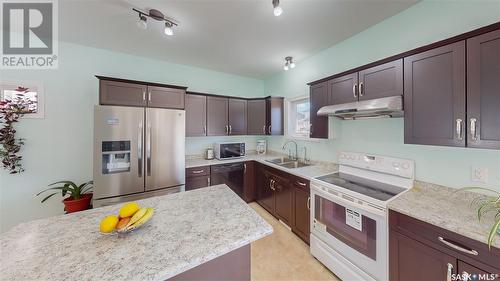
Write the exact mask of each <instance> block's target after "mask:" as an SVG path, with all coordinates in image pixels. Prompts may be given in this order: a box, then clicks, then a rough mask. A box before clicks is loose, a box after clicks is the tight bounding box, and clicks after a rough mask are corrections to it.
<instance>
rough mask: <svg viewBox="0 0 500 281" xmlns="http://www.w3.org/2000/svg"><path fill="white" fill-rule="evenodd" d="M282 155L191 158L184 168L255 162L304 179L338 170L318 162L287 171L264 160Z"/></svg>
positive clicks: (333, 165)
mask: <svg viewBox="0 0 500 281" xmlns="http://www.w3.org/2000/svg"><path fill="white" fill-rule="evenodd" d="M283 156H284V155H283V154H280V153H276V152H271V153H269V154H264V155H257V154H250V155H247V156H245V157H243V158H238V159H230V160H217V159H214V160H205V159H202V158H191V159H190V157H186V168H194V167H201V166H210V165H219V164H228V163H237V162H244V161H257V162H259V163H262V164H265V165H267V166H270V167H273V168H276V169H278V170H282V171H285V172H287V173H289V174H292V175H295V176H298V177H302V178H305V179H309V180H310V179H312V178H315V177H319V176H323V175H326V174H329V173H333V172H336V171H337V170H338V165H337V164H335V163H332V162H320V161H311V163H310V164H311V166H307V167H302V168H295V169H289V168H284V167H281V166H278V165H276V164H273V163H269V162H267V161H266V160H269V159H275V158H279V157H283Z"/></svg>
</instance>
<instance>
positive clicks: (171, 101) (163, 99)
mask: <svg viewBox="0 0 500 281" xmlns="http://www.w3.org/2000/svg"><path fill="white" fill-rule="evenodd" d="M185 96H186V91H185V90H181V89H171V88H165V87H156V86H148V107H159V108H172V109H184V102H185V101H184V99H185Z"/></svg>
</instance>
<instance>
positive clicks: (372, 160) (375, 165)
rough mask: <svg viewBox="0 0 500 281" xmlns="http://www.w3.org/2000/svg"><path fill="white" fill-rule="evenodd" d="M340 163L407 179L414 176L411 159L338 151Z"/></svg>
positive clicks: (413, 165)
mask: <svg viewBox="0 0 500 281" xmlns="http://www.w3.org/2000/svg"><path fill="white" fill-rule="evenodd" d="M338 161H339V164H341V165H346V166H351V167H356V168H361V169H366V170H371V171H376V172H381V173H386V174H391V175H396V176H400V177H405V178H409V179H413V178H414V173H415V163H414V161H413V160H408V159H401V158H393V157H386V156H380V155H375V154H367V153H359V152H345V151H343V152H339V154H338Z"/></svg>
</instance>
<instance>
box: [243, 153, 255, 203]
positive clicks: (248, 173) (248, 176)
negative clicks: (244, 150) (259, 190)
mask: <svg viewBox="0 0 500 281" xmlns="http://www.w3.org/2000/svg"><path fill="white" fill-rule="evenodd" d="M255 166H256V163H255V162H254V161H246V162H245V163H243V200H245V202H247V203H249V202H253V201H254V200H255Z"/></svg>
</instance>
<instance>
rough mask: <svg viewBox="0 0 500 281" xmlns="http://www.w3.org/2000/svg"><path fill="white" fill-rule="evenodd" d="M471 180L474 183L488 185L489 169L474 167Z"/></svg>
mask: <svg viewBox="0 0 500 281" xmlns="http://www.w3.org/2000/svg"><path fill="white" fill-rule="evenodd" d="M471 180H472V181H474V182H480V183H488V168H482V167H472V174H471Z"/></svg>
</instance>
